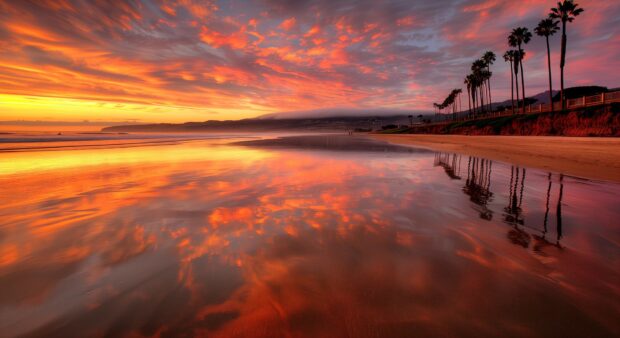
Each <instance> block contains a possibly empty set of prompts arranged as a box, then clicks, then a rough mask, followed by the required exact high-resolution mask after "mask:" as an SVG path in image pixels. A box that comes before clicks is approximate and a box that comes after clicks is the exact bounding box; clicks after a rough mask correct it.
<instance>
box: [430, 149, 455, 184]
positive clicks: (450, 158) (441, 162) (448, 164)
mask: <svg viewBox="0 0 620 338" xmlns="http://www.w3.org/2000/svg"><path fill="white" fill-rule="evenodd" d="M433 165H434V166H435V167H442V168H443V169H444V170H445V172H446V175H448V177H450V178H451V179H453V180H460V179H461V176H459V174H460V172H461V156H460V155H457V154H448V153H435V161H434V163H433Z"/></svg>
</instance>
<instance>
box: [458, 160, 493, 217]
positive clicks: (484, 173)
mask: <svg viewBox="0 0 620 338" xmlns="http://www.w3.org/2000/svg"><path fill="white" fill-rule="evenodd" d="M492 169H493V162H492V161H490V160H485V159H480V158H477V157H473V158H472V157H470V158H469V161H468V164H467V180H466V181H465V186H464V187H463V192H464V193H465V194H466V195H468V196H469V200H470V201H472V202H473V203H474V204H475V205H476V206H478V208H476V210H477V211H478V212H479V213H480V218H482V219H485V220H491V219H492V218H493V211H492V210H491V209H489V208H488V206H487V205H488V203H489V202H490V201H491V199H492V197H493V193H492V192H491V190H490V188H491V171H492Z"/></svg>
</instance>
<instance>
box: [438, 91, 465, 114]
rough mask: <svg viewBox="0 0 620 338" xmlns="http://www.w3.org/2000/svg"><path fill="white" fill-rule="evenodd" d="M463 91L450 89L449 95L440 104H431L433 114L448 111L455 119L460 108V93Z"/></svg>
mask: <svg viewBox="0 0 620 338" xmlns="http://www.w3.org/2000/svg"><path fill="white" fill-rule="evenodd" d="M462 92H463V90H461V89H452V91H451V92H450V94H449V95H448V96H447V97H446V98H445V99H444V100H443V102H442V103H441V104H439V103H433V107H435V113H436V114H441V113H442V111H443V110H444V109H446V108H447V109H448V111H451V112H452V115H453V116H454V117H456V112H457V111H459V110H460V107H461V93H462Z"/></svg>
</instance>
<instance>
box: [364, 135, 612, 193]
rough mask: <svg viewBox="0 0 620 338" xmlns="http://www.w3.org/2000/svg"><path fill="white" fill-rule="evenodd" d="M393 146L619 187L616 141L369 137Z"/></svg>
mask: <svg viewBox="0 0 620 338" xmlns="http://www.w3.org/2000/svg"><path fill="white" fill-rule="evenodd" d="M369 136H370V137H372V138H374V139H377V140H382V141H386V142H390V143H394V144H400V145H409V146H418V147H423V148H428V149H431V150H436V151H445V152H454V153H460V154H465V155H472V156H479V157H484V158H487V159H490V160H497V161H502V162H507V163H512V164H515V165H524V166H528V167H532V168H537V169H541V170H549V171H554V172H560V173H564V174H567V175H571V176H577V177H581V178H585V179H594V180H603V181H612V182H616V183H620V138H596V137H556V136H466V135H430V134H391V135H385V134H370V135H369Z"/></svg>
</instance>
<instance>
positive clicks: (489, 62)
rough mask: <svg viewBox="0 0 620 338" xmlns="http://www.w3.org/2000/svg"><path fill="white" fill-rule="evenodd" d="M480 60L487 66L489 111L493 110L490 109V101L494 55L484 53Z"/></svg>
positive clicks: (489, 52)
mask: <svg viewBox="0 0 620 338" xmlns="http://www.w3.org/2000/svg"><path fill="white" fill-rule="evenodd" d="M482 60H484V63H486V65H487V71H488V72H489V78H488V80H487V81H488V87H489V88H488V90H489V111H491V110H493V109H492V106H491V105H492V104H493V101H492V100H491V75H492V73H491V65H492V64H493V62H495V53H493V52H491V51H487V52H486V53H484V55H483V56H482Z"/></svg>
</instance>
